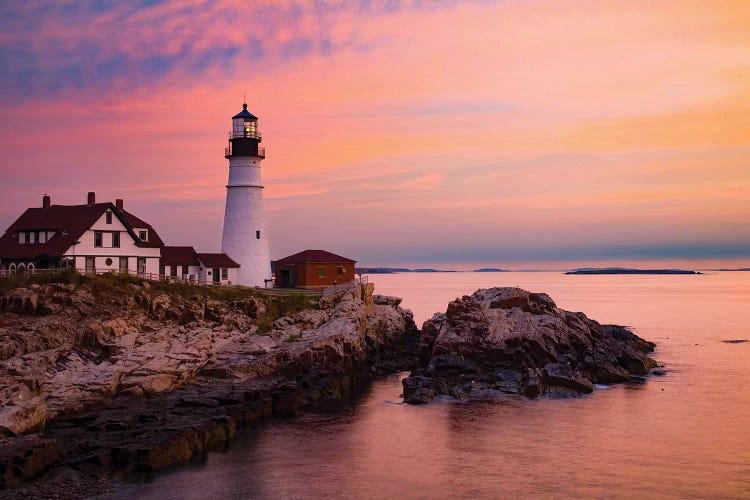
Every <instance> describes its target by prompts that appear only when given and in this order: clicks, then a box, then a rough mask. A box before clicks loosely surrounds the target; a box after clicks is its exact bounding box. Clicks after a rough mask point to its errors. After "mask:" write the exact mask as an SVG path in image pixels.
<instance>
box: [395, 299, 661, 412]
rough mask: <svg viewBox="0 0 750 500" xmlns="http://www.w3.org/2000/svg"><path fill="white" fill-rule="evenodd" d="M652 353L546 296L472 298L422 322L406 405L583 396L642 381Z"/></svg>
mask: <svg viewBox="0 0 750 500" xmlns="http://www.w3.org/2000/svg"><path fill="white" fill-rule="evenodd" d="M653 349H654V345H653V344H652V343H650V342H646V341H645V340H643V339H641V338H639V337H637V336H636V335H634V334H633V333H632V332H630V331H628V330H627V329H625V328H623V327H621V326H616V325H601V324H599V323H597V322H596V321H593V320H591V319H589V318H587V317H586V316H585V315H584V314H583V313H574V312H569V311H564V310H562V309H559V308H558V307H557V306H556V304H555V302H554V301H553V300H552V299H551V298H550V297H549V296H548V295H546V294H544V293H530V292H527V291H526V290H522V289H520V288H491V289H486V290H485V289H482V290H477V291H476V292H475V293H474V294H472V295H471V296H464V297H462V298H460V299H456V300H454V301H452V302H451V303H450V304H448V307H447V310H446V312H445V314H440V313H438V314H435V315H434V316H433V317H432V318H431V319H430V320H428V321H426V322H425V324H424V326H423V327H422V337H421V340H420V344H419V363H418V365H417V369H416V370H415V371H414V372H413V374H412V377H414V378H415V380H414V381H411V380H410V379H411V378H412V377H409V378H407V379H406V380H404V382H403V384H404V400H405V401H406V402H412V401H413V402H414V403H424V402H426V401H429V400H430V399H432V398H433V397H435V396H436V395H439V394H450V395H454V396H457V397H461V395H462V394H464V393H465V392H466V390H467V389H471V392H475V389H484V388H490V389H493V390H499V391H502V392H507V393H517V394H524V395H526V396H529V397H538V396H541V395H544V394H547V393H549V392H550V391H552V392H554V393H555V394H563V395H567V394H586V393H590V392H591V391H592V390H593V384H594V383H615V382H624V381H626V380H629V379H630V378H631V376H640V375H645V374H647V373H648V372H649V370H651V369H652V368H653V367H655V366H656V363H655V361H654V360H653V359H651V358H650V357H649V353H651V352H652V351H653ZM467 381H468V382H469V383H467Z"/></svg>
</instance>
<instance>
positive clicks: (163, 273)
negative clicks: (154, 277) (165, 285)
mask: <svg viewBox="0 0 750 500" xmlns="http://www.w3.org/2000/svg"><path fill="white" fill-rule="evenodd" d="M166 269H167V268H166V266H165V265H164V264H159V276H166V275H167V271H166Z"/></svg>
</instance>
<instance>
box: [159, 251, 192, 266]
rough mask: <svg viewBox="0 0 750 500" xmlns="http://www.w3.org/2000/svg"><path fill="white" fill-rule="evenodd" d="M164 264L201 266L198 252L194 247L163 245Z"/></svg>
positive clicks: (162, 257)
mask: <svg viewBox="0 0 750 500" xmlns="http://www.w3.org/2000/svg"><path fill="white" fill-rule="evenodd" d="M159 264H161V265H162V266H199V265H200V262H198V254H197V253H195V249H194V248H193V247H166V246H165V247H161V259H159Z"/></svg>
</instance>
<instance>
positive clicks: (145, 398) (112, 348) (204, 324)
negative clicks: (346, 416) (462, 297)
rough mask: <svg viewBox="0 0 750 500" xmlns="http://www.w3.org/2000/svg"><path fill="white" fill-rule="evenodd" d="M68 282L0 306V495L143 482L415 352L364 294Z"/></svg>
mask: <svg viewBox="0 0 750 500" xmlns="http://www.w3.org/2000/svg"><path fill="white" fill-rule="evenodd" d="M72 281H74V282H72V283H47V284H39V283H37V284H30V285H27V286H24V287H20V288H13V289H10V290H7V291H5V292H4V293H2V295H1V296H0V346H1V347H0V489H2V487H8V486H15V485H18V484H19V483H20V482H22V481H24V480H26V479H29V478H32V477H35V476H38V475H40V474H42V473H43V472H45V471H46V470H48V469H49V468H50V467H52V466H57V465H64V466H66V467H68V468H72V469H74V470H75V471H77V473H82V474H93V475H101V474H102V473H107V474H108V473H110V472H118V471H121V472H132V471H153V470H157V469H161V468H163V467H166V466H168V465H171V464H174V463H178V462H182V461H185V460H187V459H189V458H191V457H192V456H194V455H197V454H200V453H203V452H205V451H208V450H212V449H221V448H222V447H224V446H226V444H227V442H228V441H229V439H231V437H232V435H233V433H234V430H235V429H236V427H237V426H241V425H249V424H252V423H253V422H255V421H257V420H259V419H262V418H266V417H273V416H285V415H291V414H293V413H294V412H296V411H298V410H300V409H304V408H308V407H311V406H313V405H316V404H326V403H331V402H336V401H339V400H341V399H343V398H345V397H346V396H347V395H348V394H350V393H351V392H352V391H353V390H354V389H355V388H356V387H357V385H358V384H361V383H363V382H365V381H367V380H368V379H369V378H370V375H371V374H372V373H380V372H382V371H387V370H392V369H405V368H410V367H409V366H408V365H409V362H410V359H414V355H413V352H414V351H415V349H416V345H417V344H416V343H417V341H418V331H417V330H416V327H415V326H414V322H413V320H412V315H411V312H409V311H405V310H403V309H401V308H400V307H399V306H398V303H399V302H400V299H394V298H389V297H381V296H377V295H374V293H373V292H374V287H373V285H372V284H370V285H356V286H354V287H352V288H351V289H350V290H348V291H346V292H342V293H339V294H337V295H333V296H330V297H320V296H310V295H304V294H286V295H283V294H274V293H268V292H262V291H253V290H243V289H207V288H205V287H193V286H185V285H175V284H166V283H151V282H147V281H142V280H137V279H133V278H129V277H116V276H98V277H93V278H86V277H85V276H81V277H74V278H73V280H72ZM410 352H411V353H412V354H411V355H409V353H410Z"/></svg>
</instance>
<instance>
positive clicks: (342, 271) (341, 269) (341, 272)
mask: <svg viewBox="0 0 750 500" xmlns="http://www.w3.org/2000/svg"><path fill="white" fill-rule="evenodd" d="M345 273H346V270H345V269H344V266H339V267H337V268H336V274H337V275H339V276H343V275H344V274H345Z"/></svg>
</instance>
